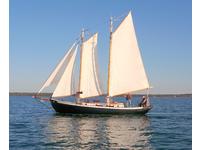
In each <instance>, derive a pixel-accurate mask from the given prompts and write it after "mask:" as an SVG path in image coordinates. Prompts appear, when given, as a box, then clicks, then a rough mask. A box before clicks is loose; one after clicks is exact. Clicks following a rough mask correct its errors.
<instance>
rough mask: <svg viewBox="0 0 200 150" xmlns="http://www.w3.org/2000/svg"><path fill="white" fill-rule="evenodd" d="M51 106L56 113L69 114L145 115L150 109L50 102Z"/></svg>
mask: <svg viewBox="0 0 200 150" xmlns="http://www.w3.org/2000/svg"><path fill="white" fill-rule="evenodd" d="M51 105H52V107H53V108H54V109H55V111H56V112H59V113H71V114H140V115H142V114H145V113H147V112H148V111H149V110H150V109H151V107H131V108H113V107H96V106H83V105H78V104H74V103H68V102H62V101H59V100H51Z"/></svg>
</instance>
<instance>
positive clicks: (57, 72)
mask: <svg viewBox="0 0 200 150" xmlns="http://www.w3.org/2000/svg"><path fill="white" fill-rule="evenodd" d="M76 45H77V43H76V42H75V43H74V44H73V45H72V46H71V48H70V49H69V50H68V52H67V53H66V54H65V56H64V57H63V59H62V60H61V61H60V62H59V64H58V65H57V66H56V68H55V69H54V71H53V72H52V73H51V75H50V76H49V78H48V79H47V80H46V82H45V83H44V85H43V86H42V88H41V89H40V90H39V92H38V94H39V93H41V92H43V91H44V90H45V89H46V88H48V87H50V86H51V85H53V84H56V83H57V82H58V81H59V80H60V78H61V76H62V74H63V72H64V71H65V68H66V66H67V65H68V63H69V60H70V57H71V56H72V53H73V52H74V50H75V49H76Z"/></svg>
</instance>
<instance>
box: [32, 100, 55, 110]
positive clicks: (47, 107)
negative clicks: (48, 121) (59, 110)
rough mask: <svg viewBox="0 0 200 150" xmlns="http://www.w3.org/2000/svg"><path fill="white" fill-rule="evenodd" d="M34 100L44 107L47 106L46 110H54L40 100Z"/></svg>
mask: <svg viewBox="0 0 200 150" xmlns="http://www.w3.org/2000/svg"><path fill="white" fill-rule="evenodd" d="M34 99H36V101H37V102H39V103H41V104H42V105H43V106H45V107H46V108H48V109H51V110H53V108H52V107H49V106H48V105H46V104H45V103H43V102H42V101H41V99H40V98H34Z"/></svg>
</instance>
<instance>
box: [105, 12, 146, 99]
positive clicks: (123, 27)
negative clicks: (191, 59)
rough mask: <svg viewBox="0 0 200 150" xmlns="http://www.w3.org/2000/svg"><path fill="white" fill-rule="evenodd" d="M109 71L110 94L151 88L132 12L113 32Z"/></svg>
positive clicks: (114, 94)
mask: <svg viewBox="0 0 200 150" xmlns="http://www.w3.org/2000/svg"><path fill="white" fill-rule="evenodd" d="M111 44H112V45H111V46H110V63H109V65H110V66H109V68H110V69H109V72H108V74H109V75H108V78H109V79H108V96H111V97H112V96H117V95H122V94H126V93H132V92H135V91H138V90H143V89H147V88H149V83H148V79H147V76H146V73H145V69H144V65H143V62H142V58H141V54H140V50H139V47H138V43H137V39H136V33H135V29H134V25H133V21H132V15H131V12H129V14H128V15H127V16H126V18H125V19H124V20H123V21H122V23H121V24H120V25H119V26H118V28H117V29H116V30H115V31H114V32H113V33H112V38H111Z"/></svg>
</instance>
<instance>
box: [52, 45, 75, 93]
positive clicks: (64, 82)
mask: <svg viewBox="0 0 200 150" xmlns="http://www.w3.org/2000/svg"><path fill="white" fill-rule="evenodd" d="M77 49H78V45H77V46H76V49H75V50H74V51H71V52H70V53H69V55H68V59H69V63H68V64H67V66H66V68H65V71H64V73H63V75H62V77H61V79H60V81H59V83H58V85H57V87H56V89H55V91H54V92H53V95H52V97H64V96H71V95H74V94H75V93H76V91H75V90H74V89H73V86H72V84H73V83H72V81H73V80H72V75H73V68H74V63H75V58H76V54H77Z"/></svg>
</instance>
